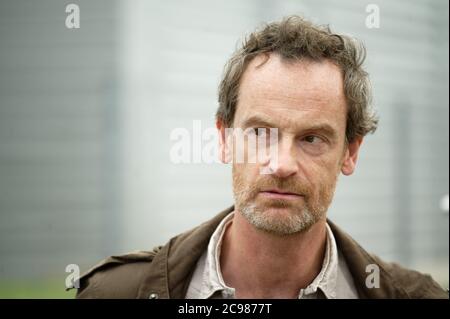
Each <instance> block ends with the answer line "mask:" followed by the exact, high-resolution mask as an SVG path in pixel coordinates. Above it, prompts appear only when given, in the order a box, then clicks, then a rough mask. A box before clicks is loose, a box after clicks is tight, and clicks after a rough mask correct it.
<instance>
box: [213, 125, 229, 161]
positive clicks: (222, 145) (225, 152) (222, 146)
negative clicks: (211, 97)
mask: <svg viewBox="0 0 450 319" xmlns="http://www.w3.org/2000/svg"><path fill="white" fill-rule="evenodd" d="M216 127H217V131H218V132H217V133H218V134H219V159H220V161H221V162H222V163H224V164H227V163H229V162H230V156H229V154H230V150H229V143H228V141H227V139H228V137H227V132H226V127H225V124H224V123H223V122H222V120H220V119H218V120H217V121H216Z"/></svg>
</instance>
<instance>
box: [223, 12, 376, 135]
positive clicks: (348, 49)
mask: <svg viewBox="0 0 450 319" xmlns="http://www.w3.org/2000/svg"><path fill="white" fill-rule="evenodd" d="M272 52H273V53H277V54H279V55H281V56H282V57H283V58H284V59H287V60H298V59H302V58H309V59H312V60H316V61H318V60H322V59H328V60H330V61H332V62H333V63H335V64H336V65H338V66H339V67H340V68H341V70H342V72H343V77H344V91H345V96H346V99H347V125H346V141H347V142H352V141H354V139H355V138H356V137H357V136H365V135H367V134H368V133H373V132H375V130H376V128H377V125H378V117H377V116H376V114H375V113H374V112H373V110H372V108H371V103H372V94H371V85H370V81H369V75H368V73H367V72H366V71H365V70H364V69H363V66H362V64H363V62H364V60H365V57H366V50H365V47H364V45H363V44H362V43H361V42H359V41H358V40H356V39H354V38H351V37H349V36H345V35H338V34H334V33H332V32H331V30H330V28H329V27H328V26H319V25H315V24H313V23H311V22H309V21H307V20H305V19H304V18H302V17H299V16H289V17H286V18H284V19H283V20H281V21H279V22H273V23H269V24H266V25H264V26H263V28H262V29H260V30H256V31H255V32H253V33H251V34H250V35H248V36H247V37H246V39H245V40H244V42H243V44H242V46H241V47H239V48H238V49H237V50H236V51H235V52H234V54H233V55H232V56H231V58H230V59H229V60H228V62H227V63H226V65H225V69H224V73H223V77H222V80H221V82H220V85H219V108H218V110H217V113H216V118H217V120H221V121H222V122H223V123H224V124H225V125H226V126H228V127H231V126H232V125H233V120H234V115H235V113H236V106H237V103H238V98H239V97H238V94H239V85H240V79H241V77H242V74H243V73H244V71H245V69H246V67H247V65H248V63H249V62H250V61H251V60H252V59H253V58H254V57H255V56H257V55H259V54H269V53H272Z"/></svg>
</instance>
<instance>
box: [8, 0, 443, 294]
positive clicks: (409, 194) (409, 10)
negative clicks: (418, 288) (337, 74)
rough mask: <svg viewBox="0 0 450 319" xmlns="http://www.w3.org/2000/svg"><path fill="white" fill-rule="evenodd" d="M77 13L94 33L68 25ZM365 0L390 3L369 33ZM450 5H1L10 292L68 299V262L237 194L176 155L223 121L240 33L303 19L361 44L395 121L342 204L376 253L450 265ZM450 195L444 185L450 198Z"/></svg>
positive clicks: (198, 216)
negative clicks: (225, 82)
mask: <svg viewBox="0 0 450 319" xmlns="http://www.w3.org/2000/svg"><path fill="white" fill-rule="evenodd" d="M70 3H75V4H77V5H78V6H79V8H80V28H78V29H68V28H67V27H66V25H65V21H66V17H67V15H68V13H66V12H65V9H66V6H67V5H68V4H70ZM368 4H376V5H377V6H378V8H379V10H380V25H379V28H368V27H367V26H366V23H365V22H366V18H367V16H368V15H369V14H370V13H368V12H366V7H367V5H368ZM448 6H449V4H448V1H446V0H435V1H425V0H414V1H410V0H396V1H388V0H371V1H361V0H344V1H331V0H319V1H317V0H314V1H312V0H308V1H299V0H295V1H294V0H287V1H274V0H258V1H257V0H251V1H239V0H227V1H211V0H198V1H181V0H170V1H149V0H147V1H146V0H135V1H130V0H128V1H111V0H95V1H92V0H89V1H88V0H77V1H75V0H74V1H57V0H53V1H51V0H41V1H29V0H28V1H25V0H15V1H12V0H11V1H6V0H0V298H20V297H22V298H27V297H29V298H47V297H48V298H71V297H73V296H74V291H71V292H65V278H66V276H67V275H68V273H66V272H65V269H66V266H67V265H68V264H77V265H79V266H80V268H81V271H82V272H83V271H85V270H87V269H88V268H89V267H90V266H92V265H93V264H95V263H97V262H98V261H99V260H101V259H103V258H104V257H106V256H108V255H115V254H122V253H125V252H128V251H131V250H150V249H152V248H153V246H155V245H159V244H163V243H166V241H167V240H168V239H169V238H170V237H172V236H174V235H176V234H178V233H179V232H182V231H184V230H187V229H189V228H191V227H194V226H196V225H197V224H199V223H200V222H203V221H205V220H207V219H209V218H211V217H213V216H214V215H215V214H216V213H218V212H219V211H221V210H223V209H224V208H226V207H228V206H230V205H231V204H232V203H233V200H232V191H231V169H230V167H229V166H227V165H222V164H174V163H172V162H171V161H170V156H169V152H170V148H171V146H172V145H173V142H172V141H171V140H170V133H171V132H172V130H173V129H174V128H186V129H187V130H188V131H190V132H192V126H193V120H201V121H202V122H201V123H202V126H203V128H207V127H213V126H214V114H215V111H216V108H217V98H216V93H217V85H218V82H219V79H220V76H221V72H222V68H223V65H224V63H225V62H226V60H227V58H228V57H229V56H230V54H231V53H232V52H233V50H234V48H235V47H236V44H237V43H238V42H239V39H241V38H242V36H243V35H244V34H246V33H248V32H250V31H252V30H253V29H254V28H255V27H256V26H259V25H261V23H263V22H265V21H273V20H276V19H279V18H281V17H283V16H285V15H290V14H300V15H304V16H305V17H307V18H308V19H310V20H312V21H314V22H317V23H320V24H330V26H331V27H332V29H333V30H335V31H336V32H339V33H346V34H351V35H354V36H356V37H358V38H359V39H361V40H363V41H364V43H365V45H366V47H367V50H368V59H367V69H368V71H369V73H370V74H371V79H372V82H373V89H374V96H375V98H374V105H375V107H376V109H377V110H378V113H379V115H380V118H381V122H380V126H379V129H378V131H377V132H376V134H375V135H373V136H369V137H368V138H367V139H366V141H365V143H364V145H363V148H362V153H361V155H360V160H359V167H358V169H357V171H356V173H355V174H354V175H353V176H351V177H342V178H341V179H340V182H339V185H338V187H337V193H336V196H335V200H334V203H333V205H332V207H331V208H330V210H329V217H330V218H331V219H332V220H334V221H335V222H336V223H338V224H339V225H340V226H341V227H342V228H344V229H345V230H346V231H347V232H349V233H350V234H351V235H352V236H353V237H354V238H356V239H357V240H358V241H359V242H360V243H361V244H362V245H363V246H364V247H365V248H366V249H367V250H369V251H371V252H374V253H376V254H378V255H380V256H381V257H382V258H385V259H387V260H390V261H397V262H400V263H402V264H404V265H406V266H408V267H413V268H416V269H418V270H420V271H422V272H425V273H429V274H431V275H432V276H433V277H434V278H435V279H436V280H437V281H438V282H439V283H440V284H441V285H442V286H443V287H445V288H447V287H448V277H449V220H448V218H449V217H448V197H447V200H445V196H446V195H447V194H448V192H449V190H448V188H449V91H448V85H449V73H448V70H449V69H448V54H449V46H448V44H449V42H448V27H449V26H448V24H449V17H448ZM447 196H448V195H447Z"/></svg>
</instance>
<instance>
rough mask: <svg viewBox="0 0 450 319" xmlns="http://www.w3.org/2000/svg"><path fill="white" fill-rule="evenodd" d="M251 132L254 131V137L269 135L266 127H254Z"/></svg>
mask: <svg viewBox="0 0 450 319" xmlns="http://www.w3.org/2000/svg"><path fill="white" fill-rule="evenodd" d="M253 130H254V131H255V134H256V135H263V134H266V135H269V129H268V128H266V127H255V128H253Z"/></svg>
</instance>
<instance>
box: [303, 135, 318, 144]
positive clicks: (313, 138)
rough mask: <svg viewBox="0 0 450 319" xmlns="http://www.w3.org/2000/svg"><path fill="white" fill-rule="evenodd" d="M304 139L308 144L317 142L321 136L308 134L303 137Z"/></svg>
mask: <svg viewBox="0 0 450 319" xmlns="http://www.w3.org/2000/svg"><path fill="white" fill-rule="evenodd" d="M304 140H305V141H306V142H308V143H310V144H313V143H319V142H320V141H321V138H320V137H318V136H315V135H308V136H306V137H305V138H304Z"/></svg>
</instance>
